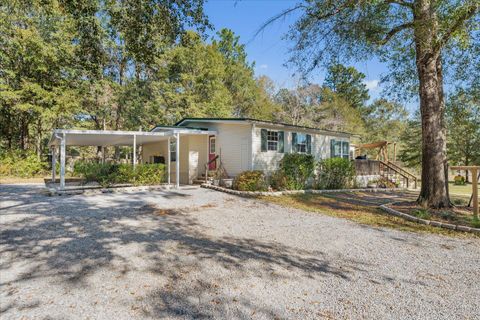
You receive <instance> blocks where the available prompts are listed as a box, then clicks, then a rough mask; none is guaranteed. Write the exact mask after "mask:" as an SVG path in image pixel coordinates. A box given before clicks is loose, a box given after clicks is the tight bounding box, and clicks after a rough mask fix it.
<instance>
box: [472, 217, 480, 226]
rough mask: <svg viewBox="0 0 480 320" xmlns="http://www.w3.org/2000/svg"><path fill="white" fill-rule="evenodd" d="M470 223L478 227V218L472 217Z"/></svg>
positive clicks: (479, 224) (479, 220) (479, 221)
mask: <svg viewBox="0 0 480 320" xmlns="http://www.w3.org/2000/svg"><path fill="white" fill-rule="evenodd" d="M470 224H471V226H472V228H480V219H479V218H476V217H474V218H473V219H472V222H471V223H470Z"/></svg>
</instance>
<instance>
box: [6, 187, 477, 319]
mask: <svg viewBox="0 0 480 320" xmlns="http://www.w3.org/2000/svg"><path fill="white" fill-rule="evenodd" d="M0 228H1V229H0V256H1V260H0V286H1V291H0V318H1V319H19V318H20V319H23V318H25V319H152V318H162V319H198V318H219V319H220V318H222V319H275V318H277V319H283V318H290V319H313V318H316V319H318V318H320V319H322V318H325V319H339V318H340V319H345V318H346V319H359V318H362V319H480V313H479V310H480V299H479V297H480V240H478V239H456V238H449V237H444V236H437V235H428V234H415V233H406V232H401V231H397V230H390V229H383V228H373V227H370V226H363V225H359V224H356V223H353V222H350V221H347V220H342V219H337V218H333V217H328V216H324V215H321V214H315V213H308V212H303V211H299V210H295V209H285V208H281V207H278V206H276V205H272V204H265V203H263V202H260V201H257V200H254V199H241V198H237V197H235V196H231V195H227V194H224V193H220V192H216V191H213V190H206V189H200V188H197V187H188V188H184V189H181V190H179V191H176V192H175V191H172V192H167V191H147V192H129V193H112V194H97V195H88V196H86V195H76V196H62V197H48V196H45V195H44V194H43V193H42V187H41V186H40V185H0Z"/></svg>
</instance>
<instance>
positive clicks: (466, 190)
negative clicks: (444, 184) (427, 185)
mask: <svg viewBox="0 0 480 320" xmlns="http://www.w3.org/2000/svg"><path fill="white" fill-rule="evenodd" d="M478 189H479V190H480V187H479V188H478ZM448 191H449V192H450V194H451V195H462V196H468V197H470V196H471V195H472V184H471V183H470V182H469V183H467V184H465V185H463V186H457V185H455V184H453V182H450V183H449V184H448Z"/></svg>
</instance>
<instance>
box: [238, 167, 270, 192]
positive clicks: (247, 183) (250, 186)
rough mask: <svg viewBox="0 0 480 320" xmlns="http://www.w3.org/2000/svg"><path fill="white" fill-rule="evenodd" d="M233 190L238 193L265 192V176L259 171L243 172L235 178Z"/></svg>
mask: <svg viewBox="0 0 480 320" xmlns="http://www.w3.org/2000/svg"><path fill="white" fill-rule="evenodd" d="M233 188H234V189H235V190H240V191H266V190H267V182H266V179H265V174H264V173H263V171H260V170H252V171H244V172H242V173H240V174H239V175H238V176H236V177H235V180H234V181H233Z"/></svg>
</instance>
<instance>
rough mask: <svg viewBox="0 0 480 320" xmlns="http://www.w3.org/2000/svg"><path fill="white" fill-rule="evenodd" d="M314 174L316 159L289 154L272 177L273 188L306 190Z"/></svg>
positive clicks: (299, 154) (306, 155)
mask: <svg viewBox="0 0 480 320" xmlns="http://www.w3.org/2000/svg"><path fill="white" fill-rule="evenodd" d="M314 174H315V158H314V157H313V156H312V155H311V154H303V153H287V154H285V155H284V156H283V158H282V160H281V161H280V165H279V169H278V170H277V172H275V173H274V174H273V175H272V177H271V183H272V187H273V188H274V189H277V190H302V189H306V188H307V187H308V186H307V185H308V182H309V180H310V179H311V178H313V177H314Z"/></svg>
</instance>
